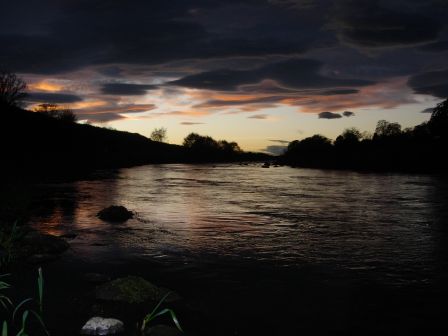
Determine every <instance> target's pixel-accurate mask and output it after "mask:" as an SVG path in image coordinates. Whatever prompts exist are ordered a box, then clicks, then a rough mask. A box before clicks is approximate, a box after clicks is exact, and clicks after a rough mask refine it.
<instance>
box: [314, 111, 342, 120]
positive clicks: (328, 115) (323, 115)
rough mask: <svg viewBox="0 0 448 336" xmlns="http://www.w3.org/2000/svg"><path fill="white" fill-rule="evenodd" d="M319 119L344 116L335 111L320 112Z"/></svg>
mask: <svg viewBox="0 0 448 336" xmlns="http://www.w3.org/2000/svg"><path fill="white" fill-rule="evenodd" d="M318 117H319V119H339V118H342V116H341V115H340V114H339V113H334V112H320V113H319V114H318Z"/></svg>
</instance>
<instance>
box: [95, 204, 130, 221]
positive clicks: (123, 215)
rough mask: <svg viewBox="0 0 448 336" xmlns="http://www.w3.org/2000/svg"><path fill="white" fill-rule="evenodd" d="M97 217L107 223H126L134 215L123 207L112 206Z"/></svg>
mask: <svg viewBox="0 0 448 336" xmlns="http://www.w3.org/2000/svg"><path fill="white" fill-rule="evenodd" d="M97 216H98V217H99V218H100V219H102V220H103V221H107V222H126V221H127V220H128V219H131V218H132V217H134V214H133V213H132V211H129V210H128V209H126V208H125V207H124V206H121V205H112V206H110V207H108V208H104V209H103V210H101V211H100V212H98V214H97Z"/></svg>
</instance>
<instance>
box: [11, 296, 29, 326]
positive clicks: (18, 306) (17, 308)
mask: <svg viewBox="0 0 448 336" xmlns="http://www.w3.org/2000/svg"><path fill="white" fill-rule="evenodd" d="M31 300H32V298H28V299H25V300H23V301H22V302H20V303H19V304H18V305H17V307H16V309H14V312H13V313H12V321H13V322H14V318H15V317H16V313H17V312H18V311H19V309H20V308H21V307H22V306H23V305H24V304H25V303H27V302H29V301H31ZM27 315H28V313H27Z"/></svg>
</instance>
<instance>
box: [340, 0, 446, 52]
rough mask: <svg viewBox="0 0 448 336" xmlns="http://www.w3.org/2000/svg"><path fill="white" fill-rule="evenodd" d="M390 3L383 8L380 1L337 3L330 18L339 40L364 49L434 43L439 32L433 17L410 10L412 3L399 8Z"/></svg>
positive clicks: (362, 0)
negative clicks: (335, 9) (334, 12)
mask: <svg viewBox="0 0 448 336" xmlns="http://www.w3.org/2000/svg"><path fill="white" fill-rule="evenodd" d="M391 3H392V5H391V6H385V5H384V4H382V3H381V2H380V1H365V0H361V1H359V0H358V1H341V3H340V5H339V8H338V11H337V12H336V15H335V18H334V27H335V29H336V31H337V33H338V36H339V38H340V39H341V40H342V41H344V42H346V43H349V44H351V45H356V46H360V47H365V48H384V47H399V46H409V45H418V44H423V43H428V42H431V41H434V40H436V38H437V37H438V34H439V32H440V31H441V30H442V24H441V23H440V22H439V21H438V20H437V18H436V17H434V16H433V15H429V14H428V13H426V15H425V13H424V12H423V13H422V12H416V11H415V10H412V8H411V7H412V5H413V4H415V1H410V3H409V5H406V4H405V3H403V5H402V6H400V5H399V3H401V2H400V1H396V2H395V3H393V2H391ZM411 3H412V4H411ZM394 4H395V6H394Z"/></svg>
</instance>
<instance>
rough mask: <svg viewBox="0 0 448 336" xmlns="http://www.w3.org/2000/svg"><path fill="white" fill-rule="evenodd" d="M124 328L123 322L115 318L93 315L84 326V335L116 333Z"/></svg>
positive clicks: (82, 331)
mask: <svg viewBox="0 0 448 336" xmlns="http://www.w3.org/2000/svg"><path fill="white" fill-rule="evenodd" d="M123 330H124V325H123V322H121V321H120V320H117V319H113V318H103V317H98V316H96V317H92V318H91V319H90V320H88V321H87V323H86V324H85V325H84V327H82V329H81V334H83V335H114V334H118V333H120V332H122V331H123Z"/></svg>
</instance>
